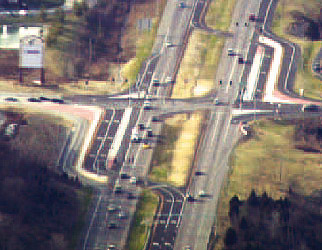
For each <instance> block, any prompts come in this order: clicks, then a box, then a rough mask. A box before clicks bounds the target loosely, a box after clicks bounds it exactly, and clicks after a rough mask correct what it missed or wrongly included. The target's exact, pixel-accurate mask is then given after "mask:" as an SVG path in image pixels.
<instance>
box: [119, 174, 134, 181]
mask: <svg viewBox="0 0 322 250" xmlns="http://www.w3.org/2000/svg"><path fill="white" fill-rule="evenodd" d="M120 177H121V179H122V180H128V179H130V178H131V176H130V175H128V174H126V173H122V174H121V176H120Z"/></svg>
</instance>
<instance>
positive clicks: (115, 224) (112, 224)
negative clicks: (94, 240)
mask: <svg viewBox="0 0 322 250" xmlns="http://www.w3.org/2000/svg"><path fill="white" fill-rule="evenodd" d="M118 227H119V224H118V222H117V221H110V222H109V223H108V224H107V228H109V229H117V228H118Z"/></svg>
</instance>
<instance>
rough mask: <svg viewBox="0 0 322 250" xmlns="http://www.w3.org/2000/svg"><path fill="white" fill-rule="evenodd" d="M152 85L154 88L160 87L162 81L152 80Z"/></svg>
mask: <svg viewBox="0 0 322 250" xmlns="http://www.w3.org/2000/svg"><path fill="white" fill-rule="evenodd" d="M152 85H153V86H154V87H160V81H159V80H158V79H153V80H152Z"/></svg>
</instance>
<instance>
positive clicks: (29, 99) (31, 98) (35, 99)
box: [28, 97, 41, 102]
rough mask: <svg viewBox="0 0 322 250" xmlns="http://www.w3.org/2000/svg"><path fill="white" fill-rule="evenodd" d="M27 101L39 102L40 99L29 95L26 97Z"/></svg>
mask: <svg viewBox="0 0 322 250" xmlns="http://www.w3.org/2000/svg"><path fill="white" fill-rule="evenodd" d="M28 102H41V100H39V99H37V98H34V97H30V98H28Z"/></svg>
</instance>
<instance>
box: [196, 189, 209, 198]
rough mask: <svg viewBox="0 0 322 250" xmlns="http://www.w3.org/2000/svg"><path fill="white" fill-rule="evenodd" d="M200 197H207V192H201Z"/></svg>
mask: <svg viewBox="0 0 322 250" xmlns="http://www.w3.org/2000/svg"><path fill="white" fill-rule="evenodd" d="M198 196H199V197H206V196H207V194H206V193H205V191H204V190H200V192H199V193H198Z"/></svg>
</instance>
